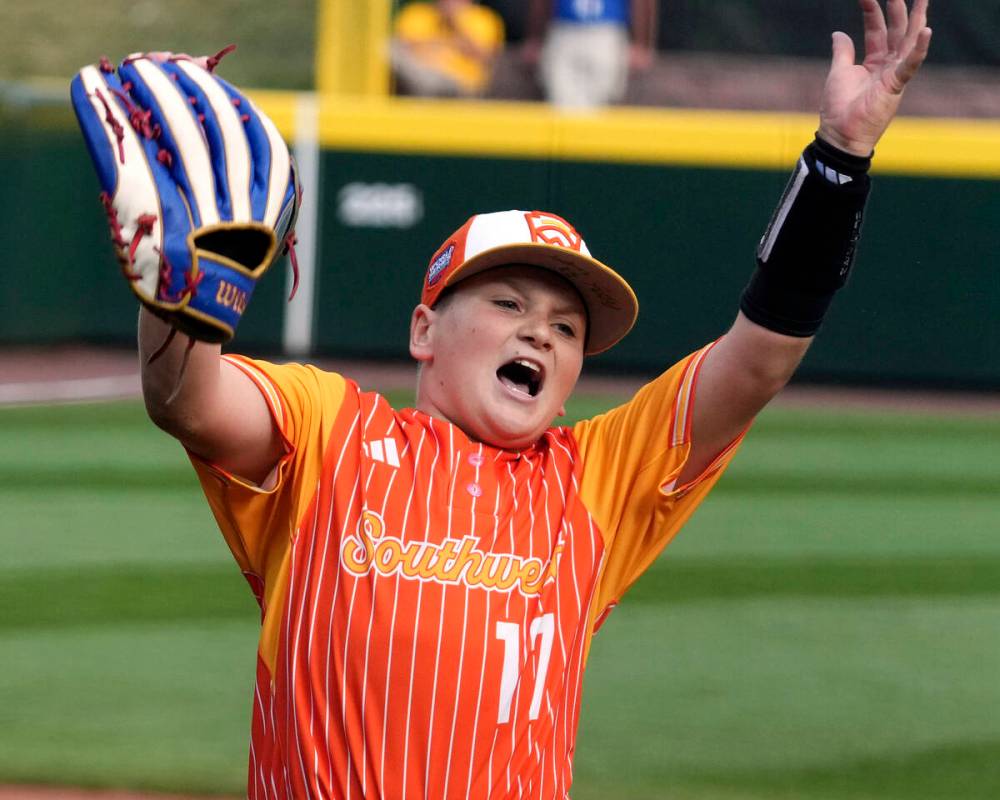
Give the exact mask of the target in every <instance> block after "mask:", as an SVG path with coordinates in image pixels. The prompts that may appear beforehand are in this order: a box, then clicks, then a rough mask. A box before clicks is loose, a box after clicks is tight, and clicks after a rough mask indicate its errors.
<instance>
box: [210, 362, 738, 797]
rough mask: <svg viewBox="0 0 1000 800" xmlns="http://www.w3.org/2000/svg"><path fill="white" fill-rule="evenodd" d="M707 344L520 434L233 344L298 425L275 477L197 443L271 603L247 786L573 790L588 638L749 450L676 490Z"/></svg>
mask: <svg viewBox="0 0 1000 800" xmlns="http://www.w3.org/2000/svg"><path fill="white" fill-rule="evenodd" d="M707 350H708V348H705V349H703V350H701V351H698V352H697V353H695V354H693V355H692V356H689V357H688V358H686V359H684V360H683V361H681V362H680V363H679V364H677V365H676V366H674V367H673V368H672V369H670V370H669V371H668V372H666V373H664V374H663V375H662V376H660V377H659V378H657V379H656V380H654V381H653V382H651V383H650V384H648V385H647V386H646V387H645V388H643V389H642V390H641V391H640V392H639V393H638V394H637V395H636V396H635V397H634V398H633V399H632V400H631V401H629V402H628V403H626V404H625V405H623V406H621V407H619V408H617V409H614V410H612V411H610V412H608V413H607V414H603V415H601V416H599V417H595V418H594V419H591V420H586V421H583V422H580V423H578V424H577V425H575V426H574V427H572V428H569V427H563V428H553V429H551V430H549V431H548V432H547V433H546V434H545V435H544V436H543V437H542V439H541V440H540V441H539V442H538V443H537V444H535V445H534V446H533V447H531V448H529V449H527V450H522V451H518V452H508V451H503V450H497V449H495V448H492V447H488V446H485V445H483V444H481V443H478V442H474V441H471V440H469V439H468V438H467V437H466V436H465V435H464V434H463V433H462V432H461V431H460V430H459V429H458V428H456V427H455V426H453V425H451V424H449V423H447V422H443V421H441V420H437V419H433V418H431V417H429V416H427V415H426V414H423V413H421V412H418V411H414V410H412V409H407V410H403V411H396V410H394V409H392V408H391V407H390V406H389V405H388V403H387V402H386V400H385V399H384V398H382V397H381V396H380V395H378V394H375V393H368V392H362V391H360V390H359V389H358V387H357V386H356V385H355V384H354V383H353V382H350V381H348V380H346V379H344V378H343V377H341V376H339V375H336V374H333V373H327V372H322V371H320V370H317V369H315V368H313V367H307V366H300V365H286V366H276V365H273V364H266V363H263V362H258V361H251V360H249V359H244V358H240V357H233V356H227V357H226V358H228V359H229V360H230V362H231V363H232V364H234V365H236V366H237V367H239V368H240V369H241V370H243V371H244V372H245V373H246V374H247V375H248V376H249V377H250V378H252V379H253V380H254V382H255V383H256V384H257V386H258V387H259V388H260V390H261V392H262V393H263V395H264V396H265V398H266V399H267V402H268V405H269V406H270V409H271V413H272V415H273V417H274V420H275V423H276V424H277V426H278V428H279V429H280V431H281V433H282V435H283V437H284V439H285V443H286V455H285V456H284V458H283V459H282V460H281V462H280V463H279V465H278V467H277V468H276V473H275V475H274V476H273V478H274V479H273V484H274V485H273V488H269V489H267V490H262V489H259V488H256V487H253V486H250V485H248V484H246V483H244V482H242V481H241V480H239V479H238V478H236V477H235V476H231V475H227V474H226V473H224V472H223V471H221V470H219V469H217V468H215V467H212V466H211V465H208V464H205V463H203V462H200V461H198V460H197V459H194V461H195V466H196V468H197V470H198V474H199V477H200V479H201V482H202V485H203V487H204V489H205V493H206V495H207V497H208V500H209V502H210V504H211V506H212V509H213V511H214V513H215V516H216V519H217V520H218V522H219V525H220V527H221V528H222V531H223V534H224V535H225V537H226V540H227V542H228V544H229V546H230V548H231V549H232V551H233V554H234V555H235V557H236V559H237V561H238V562H239V564H240V566H241V568H242V569H243V572H244V574H245V575H246V577H247V580H248V581H249V582H250V584H251V586H252V587H253V590H254V592H255V594H256V596H257V599H258V602H259V603H260V605H261V609H262V620H263V625H262V631H261V638H260V645H259V650H258V662H257V684H256V691H255V696H254V701H253V723H252V732H251V743H250V770H249V785H248V794H249V796H250V797H252V798H338V800H344V799H346V798H392V800H407V798H410V799H411V800H419V799H420V798H474V799H476V800H478V799H479V798H482V799H483V800H486V799H487V798H490V799H493V800H495V799H497V798H509V797H519V798H564V797H566V796H567V793H568V790H569V785H570V781H571V777H572V761H573V751H574V741H575V736H576V729H577V721H578V714H579V706H580V694H581V688H582V677H583V669H584V663H585V661H586V658H587V652H588V650H589V646H590V639H591V636H592V635H593V632H594V630H595V629H596V627H597V626H598V625H599V624H600V623H601V621H603V618H604V615H605V614H606V613H607V611H609V610H610V609H611V608H612V607H613V605H614V604H615V603H616V602H617V601H618V599H619V598H620V596H621V595H622V594H623V593H624V591H625V590H626V589H627V588H628V586H629V585H631V583H632V582H633V581H634V580H635V579H636V578H637V577H638V576H639V575H640V574H641V573H642V572H643V570H645V569H646V567H647V566H648V565H649V564H650V563H651V562H652V560H653V559H654V558H655V557H656V556H657V554H658V553H659V552H660V550H661V549H662V548H663V547H664V545H665V544H666V543H667V542H668V541H669V540H670V539H671V538H672V537H673V536H674V534H675V533H676V532H677V530H678V529H679V528H680V526H681V525H682V524H683V523H684V522H685V520H686V519H687V518H688V517H689V516H690V514H691V513H692V511H693V510H694V508H695V507H696V506H697V505H698V504H699V502H700V501H701V500H702V499H703V498H704V496H705V495H706V494H707V492H708V491H709V489H710V488H711V486H712V484H713V483H714V482H715V480H716V479H717V478H718V475H719V474H720V473H721V471H722V468H723V467H724V466H725V465H726V464H728V462H729V459H730V458H731V456H732V453H733V451H734V450H735V443H734V445H733V446H732V447H730V448H729V449H728V450H727V451H726V452H725V453H723V454H722V455H721V456H720V457H719V458H718V459H717V460H716V462H715V463H714V464H712V465H711V467H710V468H709V469H708V470H706V472H705V474H704V475H702V476H700V477H699V478H698V479H697V480H696V481H693V482H692V483H691V484H689V485H687V486H682V487H677V486H675V483H676V477H677V475H678V473H679V472H680V470H681V468H682V466H683V464H684V461H685V458H686V456H687V452H688V449H689V438H690V430H689V429H690V415H689V410H690V407H691V401H692V393H693V391H694V387H695V382H696V377H697V371H698V366H699V364H700V363H701V359H702V358H703V357H704V355H705V353H706V352H707Z"/></svg>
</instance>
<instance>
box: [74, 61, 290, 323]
mask: <svg viewBox="0 0 1000 800" xmlns="http://www.w3.org/2000/svg"><path fill="white" fill-rule="evenodd" d="M231 49H232V48H231V47H230V48H226V49H225V50H223V51H222V52H220V53H219V54H218V55H216V56H213V57H211V58H198V59H196V58H192V57H190V56H187V55H173V54H169V53H136V54H133V55H130V56H129V57H128V58H126V59H125V60H124V61H122V63H121V64H120V65H119V67H118V69H117V71H116V70H115V69H114V67H112V65H111V64H110V63H109V62H108V60H107V59H101V62H100V63H99V64H97V65H91V66H88V67H84V68H83V69H82V70H80V72H79V73H78V74H77V75H76V77H75V78H74V79H73V83H72V88H71V95H72V100H73V107H74V109H75V111H76V115H77V119H78V121H79V123H80V128H81V130H82V131H83V135H84V138H85V139H86V142H87V148H88V150H89V151H90V157H91V160H92V161H93V163H94V167H95V169H96V170H97V176H98V179H99V181H100V184H101V188H102V192H101V194H100V200H101V203H102V204H103V206H104V209H105V211H106V212H107V215H108V221H109V224H110V227H111V239H112V242H113V243H114V247H115V253H116V255H117V257H118V261H119V263H120V264H121V268H122V273H123V274H124V276H125V277H126V278H127V279H128V281H129V283H130V285H131V287H132V291H133V292H135V294H136V295H137V296H138V297H139V299H140V300H141V301H142V302H143V303H144V304H145V305H146V306H147V307H148V308H149V309H150V310H151V311H153V313H155V314H157V315H158V316H160V317H162V318H163V319H165V320H167V321H168V322H169V323H170V324H171V325H172V326H173V327H174V328H175V329H178V330H180V331H182V332H184V333H186V334H188V335H189V336H190V337H192V339H198V340H201V341H207V342H226V341H228V340H229V339H231V338H232V336H233V333H234V332H235V330H236V326H237V324H238V323H239V320H240V317H241V316H242V314H243V311H244V309H245V308H246V306H247V302H248V301H249V299H250V295H251V294H252V293H253V289H254V286H255V284H256V282H257V280H258V279H259V278H260V277H261V276H262V275H263V274H264V272H266V271H267V269H268V268H269V267H270V266H271V265H272V264H273V263H274V262H275V261H276V260H277V259H278V258H279V257H280V256H281V255H282V254H283V253H284V252H286V251H288V250H289V249H291V250H292V253H291V255H292V262H293V268H295V266H296V265H295V263H294V248H293V245H294V233H293V231H294V225H295V216H296V214H297V211H298V206H299V200H300V195H301V192H300V190H299V186H298V181H297V178H296V172H295V164H294V161H293V159H292V157H291V155H290V154H289V152H288V147H287V146H286V144H285V142H284V141H283V140H282V138H281V136H280V135H279V133H278V130H277V128H276V127H275V126H274V123H272V122H271V120H269V119H268V118H267V117H266V116H264V115H263V114H262V113H261V112H260V111H259V110H258V109H257V108H256V107H255V106H254V104H253V103H252V102H250V100H249V99H248V98H247V97H246V96H245V95H243V94H242V93H241V92H240V91H239V90H237V89H235V88H233V87H232V86H230V85H229V84H228V83H226V82H225V81H224V80H222V79H221V78H218V77H217V76H215V75H214V74H213V70H214V68H215V66H216V64H217V63H218V61H219V59H220V58H221V57H222V56H223V55H225V54H226V53H227V52H228V51H229V50H231Z"/></svg>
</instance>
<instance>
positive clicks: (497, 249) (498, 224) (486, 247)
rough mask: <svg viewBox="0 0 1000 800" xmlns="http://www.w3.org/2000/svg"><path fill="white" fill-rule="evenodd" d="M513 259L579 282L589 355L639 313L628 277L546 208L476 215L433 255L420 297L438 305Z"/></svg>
mask: <svg viewBox="0 0 1000 800" xmlns="http://www.w3.org/2000/svg"><path fill="white" fill-rule="evenodd" d="M508 264H527V265H529V266H533V267H543V268H544V269H548V270H551V271H552V272H555V273H556V274H557V275H561V276H562V277H563V278H565V279H566V280H567V281H569V282H570V283H571V284H573V286H575V287H576V290H577V291H578V292H579V293H580V296H581V297H582V298H583V302H584V304H585V305H586V307H587V318H588V319H587V322H588V328H587V342H586V347H585V349H584V352H585V353H586V354H587V355H594V354H595V353H601V352H603V351H605V350H607V349H608V348H610V347H611V346H613V345H614V344H616V343H617V342H618V341H620V340H621V339H622V338H623V337H624V336H625V334H627V333H628V332H629V331H630V330H631V329H632V326H633V325H634V324H635V320H636V317H637V316H638V315H639V301H638V300H636V297H635V292H633V291H632V287H631V286H629V285H628V283H627V282H626V280H625V279H624V278H623V277H622V276H621V275H619V274H618V273H617V272H615V271H614V270H613V269H611V267H608V266H605V265H604V264H602V263H601V262H600V261H598V260H597V259H596V258H593V257H592V256H591V255H590V251H589V250H588V249H587V245H586V243H585V242H584V241H583V237H581V236H580V234H579V233H577V231H576V229H575V228H574V227H573V226H572V225H570V224H569V223H568V222H567V221H566V220H564V219H563V218H562V217H560V216H557V215H556V214H549V213H547V212H544V211H496V212H493V213H491V214H476V215H475V216H473V217H470V218H469V219H468V221H467V222H466V223H465V224H464V225H463V226H462V227H461V228H459V229H458V230H457V231H455V232H454V233H453V234H452V235H451V236H449V237H448V238H447V239H446V240H445V242H444V244H442V245H441V247H439V248H438V250H437V252H436V253H435V254H434V257H433V258H432V259H431V262H430V265H429V266H428V267H427V275H426V276H425V278H424V287H423V292H422V293H421V296H420V301H421V302H422V303H424V304H426V305H428V306H433V305H434V303H435V302H437V299H438V297H439V296H440V294H441V292H442V291H443V290H444V289H445V288H446V287H449V286H454V285H455V284H456V283H457V282H458V281H461V280H464V279H465V278H470V277H472V276H473V275H476V274H477V273H480V272H482V271H484V270H487V269H491V268H492V267H500V266H504V265H508Z"/></svg>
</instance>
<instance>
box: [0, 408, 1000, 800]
mask: <svg viewBox="0 0 1000 800" xmlns="http://www.w3.org/2000/svg"><path fill="white" fill-rule="evenodd" d="M598 402H599V401H598ZM593 408H594V406H593V403H592V402H590V401H585V402H584V403H582V404H581V405H579V406H577V407H576V408H575V409H574V413H577V414H586V413H590V412H591V411H592V410H593ZM998 441H1000V420H986V419H973V418H966V419H949V418H946V417H943V416H942V417H932V416H905V415H889V414H865V413H862V412H847V411H840V412H836V411H804V410H795V411H791V410H773V411H769V412H767V413H765V414H764V415H763V416H762V418H761V419H760V421H759V423H758V424H757V426H756V427H755V429H754V431H753V433H752V434H751V436H750V438H749V440H748V442H747V444H746V445H745V447H744V450H743V452H742V453H741V454H740V456H739V457H738V458H737V460H736V463H735V464H734V466H733V467H732V469H731V470H730V472H729V474H727V475H726V476H725V478H724V479H723V480H722V482H721V483H720V485H719V487H718V489H717V490H716V492H715V493H714V494H713V495H712V497H710V498H709V500H708V501H707V502H706V504H705V505H704V507H703V508H702V509H700V510H699V512H698V513H697V514H696V515H695V517H694V519H693V520H692V522H691V523H690V524H689V526H688V527H687V529H686V530H685V531H684V532H683V534H682V535H681V537H680V538H679V539H678V541H677V542H676V543H675V544H674V545H672V546H671V547H670V549H669V550H668V551H667V556H666V557H664V558H662V559H660V560H659V561H658V562H657V563H656V564H655V565H654V567H653V568H652V569H651V570H650V572H649V573H648V574H647V575H646V576H645V578H644V579H643V580H642V581H640V583H639V584H638V585H637V586H636V587H635V589H634V590H633V591H632V592H631V593H630V595H629V596H628V597H627V598H626V600H625V602H624V603H623V604H622V606H621V607H620V608H619V609H617V610H616V611H615V613H614V614H613V615H612V617H611V619H610V620H609V622H608V624H607V625H606V626H605V627H604V628H603V629H602V631H601V633H600V634H599V635H598V636H597V638H596V639H595V644H594V648H593V654H592V658H591V666H590V670H589V673H588V679H587V686H586V690H585V702H584V714H583V721H582V724H581V731H580V739H579V745H578V751H577V758H576V784H575V786H574V793H573V797H574V800H596V799H597V798H612V800H614V799H615V798H623V799H624V798H635V799H636V800H639V799H641V800H652V799H653V798H672V799H676V800H765V799H767V800H772V799H777V798H789V799H790V798H796V799H800V798H805V799H806V800H809V799H810V798H815V799H816V800H826V799H828V798H844V799H845V800H862V799H865V800H867V799H868V798H871V800H875V798H879V799H880V800H886V799H888V800H896V799H898V800H903V799H904V798H905V799H906V800H923V799H925V798H927V799H929V798H963V799H964V800H980V799H982V800H986V798H996V797H1000V714H998V713H997V711H998V709H1000V680H998V679H997V676H998V675H1000V535H998V534H1000V458H998V457H997V455H996V446H997V442H998ZM0 509H2V512H0V551H2V552H3V554H4V555H3V560H2V561H0V608H2V609H3V610H2V611H0V654H2V656H0V659H2V662H0V663H2V668H3V675H4V677H3V679H2V680H0V782H7V781H24V782H29V781H34V782H54V783H70V784H81V785H115V786H131V787H145V788H154V789H163V790H175V791H176V790H181V791H183V790H197V791H210V792H233V793H238V792H239V791H240V790H241V787H242V785H243V779H244V770H245V759H246V746H247V734H248V728H249V713H250V712H249V700H250V688H251V684H252V669H253V665H254V657H253V653H254V648H255V637H256V627H257V623H256V619H257V617H256V613H255V606H254V604H253V602H252V600H251V597H250V594H249V591H247V589H246V586H245V583H244V582H243V579H242V578H241V577H240V576H239V574H238V572H237V570H236V568H235V565H234V564H233V563H232V561H231V559H230V557H229V555H228V552H227V551H226V549H225V546H224V544H223V542H222V539H221V536H219V535H218V532H217V531H216V529H215V525H214V522H213V521H212V518H211V516H210V514H209V511H208V509H207V506H206V505H205V503H204V502H203V500H202V498H201V495H200V491H199V489H198V487H197V484H196V481H195V479H194V476H193V474H192V472H191V470H190V468H189V467H188V465H187V463H186V460H185V458H184V456H183V454H182V452H181V451H180V449H179V447H177V446H176V445H175V444H173V443H172V442H171V441H170V440H169V439H167V437H165V436H163V435H162V434H159V433H158V432H157V431H156V430H155V429H154V428H153V427H152V425H151V424H150V423H148V422H147V421H146V419H145V417H144V414H143V412H142V410H141V408H140V406H139V405H138V404H137V403H114V404H105V405H89V406H64V407H52V408H20V409H0Z"/></svg>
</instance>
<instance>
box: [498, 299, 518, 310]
mask: <svg viewBox="0 0 1000 800" xmlns="http://www.w3.org/2000/svg"><path fill="white" fill-rule="evenodd" d="M493 305H495V306H498V307H500V308H506V309H507V310H508V311H517V310H518V308H520V306H519V305H518V303H517V301H516V300H510V299H507V298H503V299H501V300H494V301H493Z"/></svg>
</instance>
